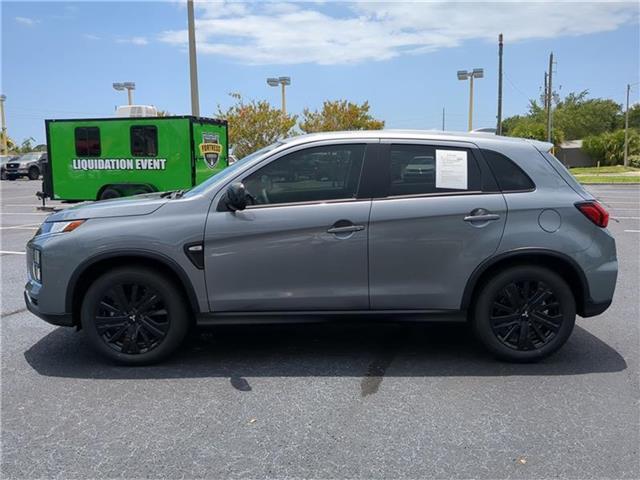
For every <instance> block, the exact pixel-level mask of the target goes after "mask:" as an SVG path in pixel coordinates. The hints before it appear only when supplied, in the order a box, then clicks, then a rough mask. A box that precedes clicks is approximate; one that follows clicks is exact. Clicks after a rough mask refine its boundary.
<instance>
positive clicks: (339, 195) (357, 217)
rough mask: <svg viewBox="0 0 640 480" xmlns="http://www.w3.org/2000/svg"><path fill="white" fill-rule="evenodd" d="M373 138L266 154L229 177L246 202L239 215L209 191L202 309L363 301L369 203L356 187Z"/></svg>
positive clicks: (354, 306) (358, 306)
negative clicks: (206, 303)
mask: <svg viewBox="0 0 640 480" xmlns="http://www.w3.org/2000/svg"><path fill="white" fill-rule="evenodd" d="M376 143H377V140H376V141H375V142H373V141H369V143H367V142H356V143H354V142H353V141H351V142H348V143H344V142H343V143H326V142H325V143H320V144H314V145H313V146H302V147H300V146H299V147H295V148H292V149H289V150H286V151H285V152H283V153H279V154H277V155H274V157H271V158H268V159H266V160H265V161H263V162H261V163H260V165H257V166H255V167H253V168H252V169H251V170H250V171H249V172H247V173H243V174H241V175H240V176H239V177H237V178H235V179H234V180H233V181H232V182H230V183H234V182H243V183H244V184H245V187H246V189H247V191H248V192H249V193H250V194H251V196H252V197H253V199H254V200H253V203H254V205H249V206H248V207H247V208H246V209H245V210H242V211H236V212H231V211H228V209H226V208H225V206H224V205H225V203H224V192H220V193H219V194H218V196H217V197H216V198H215V199H214V201H213V204H212V207H211V209H210V211H209V214H208V219H207V225H206V228H205V273H206V280H207V291H208V296H209V305H210V308H211V310H212V311H214V312H245V311H246V312H267V311H316V310H325V311H326V310H362V309H367V308H368V307H369V292H368V276H367V237H368V220H369V212H370V209H371V199H370V198H359V196H358V191H359V187H360V178H361V176H362V170H363V164H364V157H365V155H366V154H367V150H368V148H369V147H368V146H370V145H375V144H376ZM223 190H224V188H223Z"/></svg>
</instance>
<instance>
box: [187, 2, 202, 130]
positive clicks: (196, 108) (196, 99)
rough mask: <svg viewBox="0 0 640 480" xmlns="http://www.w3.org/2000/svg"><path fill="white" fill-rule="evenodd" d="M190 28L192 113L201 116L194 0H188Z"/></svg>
mask: <svg viewBox="0 0 640 480" xmlns="http://www.w3.org/2000/svg"><path fill="white" fill-rule="evenodd" d="M187 17H188V28H189V76H190V79H191V115H193V116H195V117H199V116H200V96H199V94H198V63H197V60H196V26H195V20H194V15H193V0H187Z"/></svg>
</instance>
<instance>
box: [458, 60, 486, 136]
mask: <svg viewBox="0 0 640 480" xmlns="http://www.w3.org/2000/svg"><path fill="white" fill-rule="evenodd" d="M482 77H484V70H483V69H482V68H474V69H473V70H469V71H468V72H467V71H466V70H458V80H469V131H471V130H473V79H474V78H482Z"/></svg>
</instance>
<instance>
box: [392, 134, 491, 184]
mask: <svg viewBox="0 0 640 480" xmlns="http://www.w3.org/2000/svg"><path fill="white" fill-rule="evenodd" d="M480 185H481V178H480V169H479V168H478V164H477V163H476V160H475V158H474V157H473V155H472V153H471V151H470V150H468V149H465V148H450V147H436V146H431V145H405V144H396V145H391V150H390V183H389V192H388V195H389V196H402V195H424V194H434V193H446V192H460V191H478V190H480V189H481V186H480Z"/></svg>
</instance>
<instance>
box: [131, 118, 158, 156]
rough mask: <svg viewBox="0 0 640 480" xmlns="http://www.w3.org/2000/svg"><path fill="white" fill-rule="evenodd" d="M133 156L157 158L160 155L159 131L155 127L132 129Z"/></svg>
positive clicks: (144, 126)
mask: <svg viewBox="0 0 640 480" xmlns="http://www.w3.org/2000/svg"><path fill="white" fill-rule="evenodd" d="M131 155H133V156H134V157H155V156H156V155H158V129H157V127H155V126H154V125H138V126H135V127H131Z"/></svg>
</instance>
